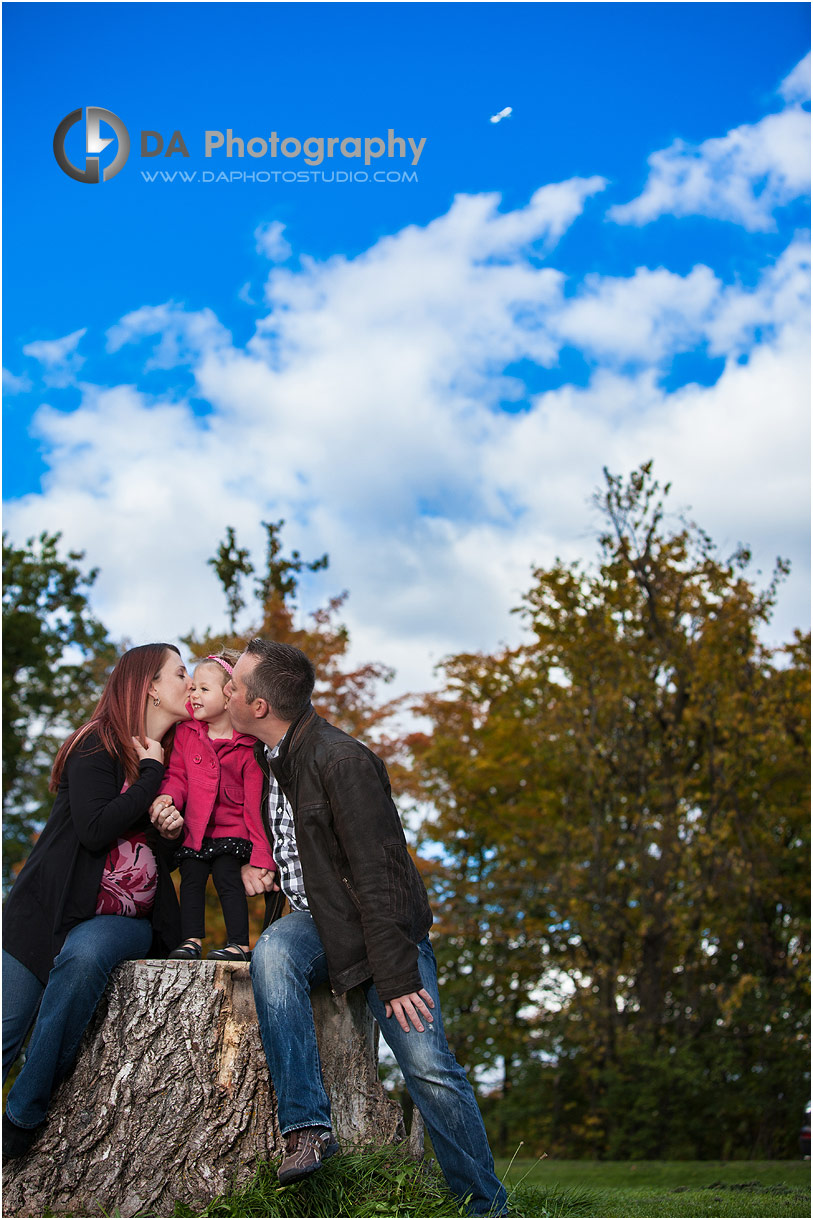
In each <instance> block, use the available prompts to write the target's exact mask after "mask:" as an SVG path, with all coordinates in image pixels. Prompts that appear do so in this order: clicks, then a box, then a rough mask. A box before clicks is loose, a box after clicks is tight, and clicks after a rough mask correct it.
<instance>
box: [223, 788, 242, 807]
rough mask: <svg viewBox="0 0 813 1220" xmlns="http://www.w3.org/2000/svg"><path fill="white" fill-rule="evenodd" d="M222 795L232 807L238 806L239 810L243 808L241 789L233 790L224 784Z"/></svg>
mask: <svg viewBox="0 0 813 1220" xmlns="http://www.w3.org/2000/svg"><path fill="white" fill-rule="evenodd" d="M223 795H224V796H225V797H226V800H227V801H230V802H231V804H232V805H239V806H240V808H241V809H242V807H243V789H242V788H233V787H231V786H230V785H229V784H224V785H223Z"/></svg>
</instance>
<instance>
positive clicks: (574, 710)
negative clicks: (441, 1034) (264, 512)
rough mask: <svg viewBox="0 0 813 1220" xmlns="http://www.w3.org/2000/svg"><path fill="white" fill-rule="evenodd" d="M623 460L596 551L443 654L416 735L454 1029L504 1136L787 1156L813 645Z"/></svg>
mask: <svg viewBox="0 0 813 1220" xmlns="http://www.w3.org/2000/svg"><path fill="white" fill-rule="evenodd" d="M668 491H669V488H668V487H666V488H664V489H661V488H660V487H659V485H658V483H657V482H656V480H655V479H654V478H653V475H652V470H651V466H650V465H649V464H646V465H644V466H642V467H641V468H640V470H638V471H636V472H634V473H633V475H631V476H630V478H629V479H627V480H624V479H621V478H617V477H615V476H612V475H610V474H606V482H605V487H604V489H603V491H602V492H601V493H599V494H598V495H597V497H596V503H597V506H598V507H599V508H600V510H601V512H602V514H603V517H604V521H605V523H606V524H605V528H604V530H603V531H602V533H601V536H600V538H599V558H598V562H597V564H596V565H595V566H593V567H591V568H584V567H583V566H582V565H579V564H563V563H558V562H557V563H556V564H554V565H553V566H552V567H550V568H547V569H541V568H540V569H537V570H536V571H535V572H534V584H533V586H532V588H531V589H530V591H529V592H528V594H527V595H526V596H525V598H524V600H523V604H522V606H521V607H520V609H519V613H520V614H521V615H522V617H523V619H524V621H525V623H526V625H527V628H528V633H529V639H528V640H527V642H525V643H523V644H522V645H521V646H519V647H517V648H514V649H504V650H502V651H501V652H500V653H498V654H497V655H495V656H488V655H479V654H478V655H472V654H469V655H462V656H458V657H454V658H451V659H450V660H449V661H447V662H446V663H445V665H444V667H443V668H444V676H445V687H444V689H443V690H442V691H441V692H440V693H439V694H438V695H434V696H431V697H429V698H427V699H426V700H424V702H423V704H422V706H421V709H420V710H421V711H422V713H423V714H424V715H425V716H428V717H429V719H430V721H431V723H432V731H431V732H430V733H427V734H425V735H423V736H419V737H416V738H415V739H414V741H413V750H414V756H415V760H416V762H415V788H416V791H418V792H420V793H421V794H422V795H423V796H424V798H425V799H428V800H430V801H431V802H432V804H433V806H434V808H435V809H436V811H437V814H436V817H435V818H434V819H433V821H432V824H431V825H430V826H428V827H427V830H426V833H427V834H428V835H430V836H431V837H432V838H434V839H436V840H437V842H438V843H439V844H441V845H442V850H441V851H440V852H439V861H438V864H437V867H436V870H435V875H434V878H433V887H434V889H435V891H436V894H437V895H438V896H444V895H445V896H446V898H447V901H446V903H445V905H443V906H441V908H440V909H441V912H442V914H441V923H440V931H441V932H442V934H443V940H442V944H441V947H440V958H441V966H442V972H443V973H444V974H445V976H446V979H447V991H449V990H451V993H452V995H453V996H454V997H455V1004H454V1011H453V1014H452V1019H450V1020H449V1027H450V1036H451V1038H452V1041H453V1042H455V1043H457V1044H458V1049H459V1048H460V1044H462V1045H463V1047H465V1048H467V1050H466V1057H467V1058H468V1059H469V1061H471V1062H475V1063H481V1064H486V1065H489V1064H491V1063H493V1062H494V1061H495V1058H496V1059H497V1061H500V1060H501V1061H502V1065H503V1085H502V1088H501V1090H500V1091H499V1095H498V1096H496V1097H495V1098H492V1100H491V1102H490V1103H489V1104H490V1106H491V1109H492V1111H493V1120H492V1129H493V1130H494V1131H495V1133H496V1135H497V1136H498V1137H499V1135H500V1134H502V1136H503V1137H505V1138H508V1136H509V1134H510V1133H511V1131H512V1130H513V1127H512V1124H515V1125H516V1130H517V1133H518V1135H519V1138H527V1137H528V1133H529V1131H533V1132H534V1133H535V1138H537V1140H538V1142H539V1143H540V1150H542V1147H543V1146H544V1148H545V1149H546V1150H548V1151H554V1152H559V1154H562V1153H563V1152H566V1153H567V1154H568V1155H599V1156H601V1155H608V1156H610V1155H611V1156H624V1155H632V1156H638V1157H643V1156H663V1155H667V1150H668V1152H669V1153H670V1154H671V1155H676V1156H704V1155H732V1154H738V1155H748V1154H751V1153H754V1152H756V1151H760V1152H762V1153H763V1154H765V1155H777V1154H783V1153H784V1154H786V1150H787V1149H788V1148H791V1147H792V1142H793V1138H794V1124H795V1119H796V1110H797V1109H798V1106H799V1105H800V1094H801V1092H803V1091H804V1088H805V1085H804V1073H805V1070H806V1069H805V1064H806V1054H807V1051H806V1047H807V1031H806V1025H805V1022H806V1012H807V1007H808V1003H807V992H806V983H805V979H806V977H807V962H808V960H809V927H808V922H807V909H808V888H809V887H808V876H809V872H808V843H809V832H808V813H807V803H808V774H809V762H808V758H809V753H808V751H809V736H808V729H809V725H808V699H809V694H808V692H809V665H810V660H809V637H807V638H804V637H801V636H798V637H797V638H796V639H795V640H794V642H792V643H791V644H790V645H788V646H787V647H786V648H784V649H775V650H772V649H770V648H769V647H768V646H767V645H766V644H765V643H764V640H763V634H764V628H765V625H766V624H767V623H768V621H769V619H770V615H771V611H772V608H773V605H774V602H775V597H776V591H777V585H778V582H779V581H780V580H781V578H782V576H783V575H784V574H785V572H786V570H787V565H786V564H784V563H783V562H781V561H780V562H778V564H777V570H776V573H775V574H774V578H773V580H772V581H771V582H770V583H769V585H768V587H767V588H766V589H764V590H761V591H760V590H758V589H757V588H755V587H754V585H753V584H752V583H751V582H750V581H749V580H748V578H747V576H746V568H747V565H748V563H749V560H750V556H749V554H748V552H747V550H746V549H745V548H742V547H741V548H738V550H737V551H736V552H735V553H734V554H733V555H732V556H730V557H729V558H726V559H723V558H720V557H719V555H718V554H717V552H716V550H715V548H714V546H713V544H712V541H711V539H710V538H709V537H708V536H707V535H706V534H705V533H704V532H703V531H702V530H701V529H700V528H699V527H698V526H697V525H695V524H693V523H692V522H690V521H686V520H682V519H678V520H676V521H672V520H670V519H669V518H667V516H666V512H665V507H664V502H665V497H666V495H667V494H668Z"/></svg>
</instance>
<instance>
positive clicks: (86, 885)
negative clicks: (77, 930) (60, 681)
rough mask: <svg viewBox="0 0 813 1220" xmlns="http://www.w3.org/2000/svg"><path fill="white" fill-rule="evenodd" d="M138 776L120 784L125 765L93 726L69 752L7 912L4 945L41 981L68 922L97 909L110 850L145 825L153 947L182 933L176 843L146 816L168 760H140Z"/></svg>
mask: <svg viewBox="0 0 813 1220" xmlns="http://www.w3.org/2000/svg"><path fill="white" fill-rule="evenodd" d="M138 770H139V774H138V779H137V780H135V781H134V783H133V784H131V786H130V787H129V788H128V789H127V791H126V792H122V790H121V789H122V785H123V783H124V779H125V776H124V768H123V767H122V765H121V763H120V762H119V761H118V760H117V759H115V758H114V757H113V756H112V755H111V754H108V753H107V751H106V750H105V749H104V747H103V745H102V743H101V741H100V740H99V738H98V736H97V735H96V734H95V733H91V734H89V735H88V737H87V738H85V740H84V741H82V742H80V743H79V745H78V746H76V747H75V749H74V750H73V751H72V753H71V754H70V755H69V756H68V760H67V762H66V764H65V769H64V771H63V773H62V779H61V780H60V783H59V788H58V790H57V794H56V800H55V801H54V807H53V809H52V810H51V816H50V817H49V819H48V822H47V823H46V826H45V829H44V830H43V832H42V834H41V835H40V837H39V838H38V839H37V842H36V843H35V845H34V848H33V851H32V852H31V855H30V856H29V857H28V860H27V861H26V863H25V865H24V866H23V868H22V871H21V872H20V875H19V877H18V878H17V880H16V881H15V883H14V887H13V889H12V891H11V893H10V895H9V897H8V901H7V902H6V906H5V911H4V913H3V948H4V949H5V950H6V952H7V953H10V954H11V956H12V957H15V958H17V960H18V961H19V962H22V964H23V965H24V966H26V967H27V968H28V969H29V970H30V971H31V972H32V974H35V975H36V976H37V978H38V979H39V980H40V982H42V983H47V982H48V975H49V973H50V970H51V967H52V965H53V963H54V958H55V957H56V955H57V954H58V953H59V950H60V949H61V948H62V944H63V942H64V940H65V937H66V936H67V934H68V932H69V931H70V929H71V928H73V927H75V926H76V924H78V923H81V922H82V920H84V919H91V918H92V917H93V916H94V915H95V913H96V901H97V898H98V893H99V884H100V882H101V879H102V872H103V871H104V862H105V858H106V856H107V853H108V851H109V850H110V848H111V847H113V846H114V844H115V843H116V840H117V839H120V838H125V837H126V836H127V835H130V834H135V833H136V832H138V831H143V830H146V831H148V841H149V843H150V846H151V847H152V848H153V851H154V852H155V857H156V860H157V863H158V888H157V891H156V895H155V905H154V907H153V910H152V914H151V916H150V918H151V922H152V926H153V933H154V938H153V955H154V956H165V954H166V952H167V950H168V949H171V948H174V947H175V945H177V944H178V942H179V941H180V939H181V928H180V911H179V908H178V899H177V897H176V894H175V888H174V886H173V884H172V878H171V876H170V860H171V856H172V851H173V849H174V846H175V844H174V843H171V842H168V841H167V840H165V839H162V838H160V836H159V835H157V834H156V833H155V832H154V831H153V829H152V827H151V825H150V821H149V818H148V816H147V814H148V811H149V807H150V805H151V803H152V802H153V800H154V799H155V797H156V796H157V795H158V793H159V792H160V791H161V782H162V780H163V778H164V768H163V765H162V764H161V763H159V762H157V761H156V760H155V759H152V758H145V759H144V760H143V761H142V762H141V763H140V764H139V769H138Z"/></svg>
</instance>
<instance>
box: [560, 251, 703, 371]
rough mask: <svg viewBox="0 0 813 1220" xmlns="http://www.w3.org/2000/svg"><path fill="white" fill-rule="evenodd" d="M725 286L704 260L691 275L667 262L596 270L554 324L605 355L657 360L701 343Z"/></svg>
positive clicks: (568, 339) (580, 344)
mask: <svg viewBox="0 0 813 1220" xmlns="http://www.w3.org/2000/svg"><path fill="white" fill-rule="evenodd" d="M721 287H722V285H721V284H720V282H719V280H718V279H717V278H716V276H715V275H714V273H713V272H712V271H711V270H710V269H709V268H708V267H703V266H698V267H694V268H693V269H692V271H691V272H690V273H689V275H687V276H680V275H676V274H675V273H674V272H672V271H667V270H666V269H665V268H663V267H659V268H657V269H656V270H649V269H648V268H646V267H638V269H637V270H636V271H635V274H634V275H633V276H631V277H623V278H622V277H610V276H600V275H596V274H592V275H588V276H586V277H585V281H584V287H583V288H582V289H581V291H580V292H579V294H578V295H577V296H576V297H574V298H573V299H571V300H569V301H568V302H567V304H566V305H565V307H564V308H563V309H562V311H561V313H560V314H559V315H558V317H557V318H556V320H555V322H554V323H553V325H554V326H555V329H556V331H557V333H558V334H560V335H561V336H562V337H563V339H564V340H565V341H566V342H568V343H571V344H574V345H576V346H578V347H579V348H581V349H582V350H583V351H587V352H590V353H593V354H596V355H599V356H601V357H602V358H603V359H605V360H607V361H611V362H616V361H618V362H622V363H623V362H625V361H628V360H637V361H645V362H647V363H657V362H659V361H661V360H662V359H663V358H664V357H666V356H671V355H674V354H675V352H678V351H685V350H687V349H690V348H693V347H696V346H697V345H698V343H699V342H700V341H701V340H702V338H703V334H704V331H705V328H706V326H707V325H708V320H709V318H710V317H711V315H712V311H713V308H714V306H715V304H716V302H717V300H718V299H719V295H720V290H721Z"/></svg>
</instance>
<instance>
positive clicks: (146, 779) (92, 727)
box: [3, 644, 192, 1157]
mask: <svg viewBox="0 0 813 1220" xmlns="http://www.w3.org/2000/svg"><path fill="white" fill-rule="evenodd" d="M191 687H192V682H191V679H190V677H189V674H188V673H187V672H186V667H185V665H184V664H183V661H182V660H181V657H180V653H179V652H178V650H177V649H176V648H174V647H173V646H172V645H170V644H144V645H142V646H141V647H140V648H132V649H130V651H129V652H126V653H125V654H124V655H123V656H122V657H121V658H120V659H119V662H118V664H117V665H116V668H115V669H114V670H113V672H112V674H111V675H110V677H109V678H108V680H107V684H106V686H105V688H104V691H103V692H102V697H101V699H100V700H99V703H98V705H97V707H96V709H95V711H94V713H93V716H92V718H91V720H90V721H89V722H88V723H87V724H85V725H83V726H82V727H81V728H80V729H77V730H76V732H74V733H73V734H71V736H70V737H69V738H68V740H67V741H66V742H65V743H64V745H63V746H62V748H61V749H60V751H59V753H58V754H57V756H56V759H55V761H54V767H53V771H52V772H51V791H52V792H56V800H55V801H54V807H53V809H52V811H51V816H50V818H49V819H48V822H47V824H46V826H45V829H44V830H43V832H42V834H41V835H40V837H39V839H38V840H37V842H36V844H35V846H34V849H33V851H32V852H31V855H30V856H29V857H28V860H27V862H26V864H25V866H24V867H23V869H22V871H21V873H20V875H19V877H18V878H17V881H16V882H15V884H14V888H13V889H12V891H11V894H10V896H9V899H8V902H7V903H6V909H5V913H4V921H3V1079H4V1080H5V1078H6V1076H7V1075H8V1071H9V1068H10V1067H11V1065H12V1064H13V1062H14V1060H15V1059H16V1058H17V1055H18V1054H19V1052H20V1050H21V1048H22V1045H23V1042H24V1041H25V1037H26V1034H27V1033H28V1030H29V1029H30V1028H31V1024H32V1022H33V1021H34V1018H35V1016H36V1018H37V1019H36V1025H35V1026H34V1031H33V1033H32V1035H31V1041H30V1043H29V1047H28V1052H27V1054H26V1059H25V1063H24V1065H23V1067H22V1068H21V1070H20V1073H19V1075H18V1077H17V1079H16V1080H15V1082H14V1085H13V1086H12V1088H11V1090H10V1092H9V1095H8V1102H7V1105H6V1112H5V1114H4V1115H3V1156H4V1157H12V1156H20V1155H22V1154H23V1153H24V1152H26V1151H27V1150H28V1149H29V1147H30V1146H31V1144H33V1142H34V1140H35V1139H36V1137H37V1134H38V1133H39V1130H40V1128H41V1127H42V1125H43V1123H44V1120H45V1116H46V1113H47V1110H48V1106H49V1103H50V1098H51V1094H52V1092H53V1090H54V1088H55V1087H56V1085H57V1084H58V1082H59V1080H60V1079H61V1078H62V1077H63V1076H64V1075H65V1073H66V1072H67V1071H68V1070H69V1069H70V1067H71V1066H72V1064H73V1061H74V1059H75V1058H76V1053H77V1051H78V1049H79V1043H80V1041H81V1038H82V1034H83V1033H84V1031H85V1029H86V1027H87V1025H88V1022H89V1021H90V1018H91V1017H92V1015H93V1012H94V1010H95V1008H96V1005H97V1003H98V1002H99V999H100V998H101V995H102V993H103V991H104V989H105V986H106V985H107V979H108V976H109V974H110V971H111V970H112V969H113V967H114V966H116V965H118V963H119V962H122V961H126V960H129V959H134V958H140V957H146V956H148V955H149V954H150V951H151V949H153V946H155V948H154V950H153V952H154V953H155V954H156V955H158V956H164V955H165V954H166V952H167V951H168V949H170V948H172V946H173V945H176V944H177V943H178V940H179V938H180V920H179V913H178V902H177V898H176V896H175V890H174V887H173V885H172V880H171V877H170V866H169V860H168V856H169V854H171V848H169V844H168V843H164V842H163V841H162V839H161V838H159V836H158V835H156V833H155V831H154V830H153V829H152V827H151V826H150V822H149V818H148V811H149V808H150V805H151V803H152V801H153V800H154V799H155V797H156V796H157V795H158V793H159V792H160V791H161V782H162V780H163V776H164V753H165V750H166V752H167V755H168V753H169V750H170V749H171V744H172V740H171V739H172V736H173V734H172V730H173V729H174V726H175V725H176V724H178V723H179V721H181V720H187V719H188V718H189V713H188V711H187V708H186V702H187V699H188V698H189V692H190V690H191ZM153 821H154V823H155V826H156V829H157V830H158V832H159V834H160V835H161V836H163V838H164V839H165V840H170V839H175V838H177V837H178V835H179V834H180V833H181V831H182V829H183V819H182V818H181V816H180V815H179V814H178V812H177V811H176V810H175V809H172V810H171V812H170V811H169V810H166V809H162V810H157V811H156V814H155V815H154V818H153ZM167 849H168V850H167ZM38 1007H39V1015H37V1008H38Z"/></svg>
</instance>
